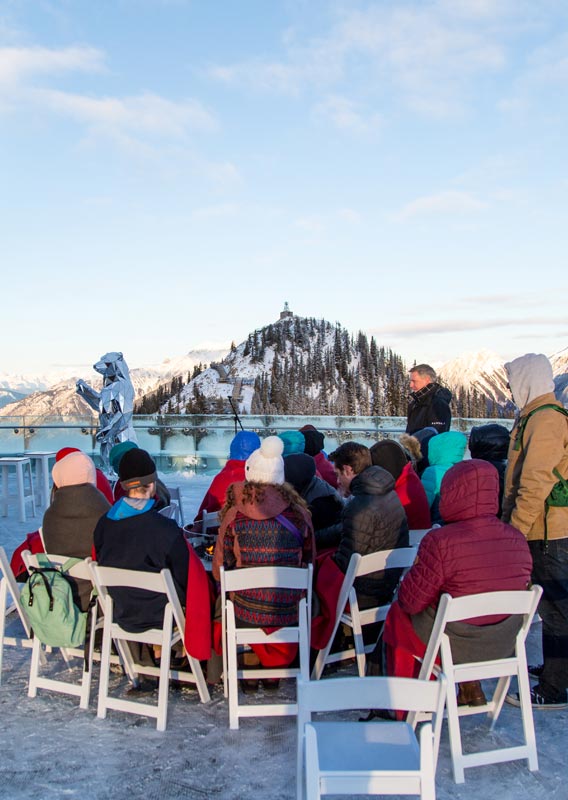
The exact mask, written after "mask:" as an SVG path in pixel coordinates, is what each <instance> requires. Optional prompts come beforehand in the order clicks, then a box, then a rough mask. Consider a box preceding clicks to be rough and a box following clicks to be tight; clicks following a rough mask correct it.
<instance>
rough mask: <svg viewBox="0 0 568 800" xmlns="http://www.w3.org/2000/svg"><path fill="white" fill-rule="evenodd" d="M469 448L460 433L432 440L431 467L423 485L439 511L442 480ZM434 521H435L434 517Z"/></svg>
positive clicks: (426, 470) (423, 480)
mask: <svg viewBox="0 0 568 800" xmlns="http://www.w3.org/2000/svg"><path fill="white" fill-rule="evenodd" d="M466 447H467V438H466V437H465V436H464V434H463V433H460V432H459V431H447V432H446V433H440V434H438V436H434V438H433V439H430V444H429V446H428V461H429V462H430V466H429V467H427V468H426V469H425V470H424V472H423V474H422V484H423V486H424V489H425V490H426V497H427V498H428V504H429V506H430V508H431V509H432V510H433V511H437V505H438V502H439V497H440V486H441V484H442V478H443V477H444V475H445V474H446V472H447V471H448V470H449V468H450V467H453V465H454V464H457V463H458V461H461V460H462V459H463V457H464V453H465V449H466ZM433 521H434V522H435V521H436V520H435V519H434V515H433Z"/></svg>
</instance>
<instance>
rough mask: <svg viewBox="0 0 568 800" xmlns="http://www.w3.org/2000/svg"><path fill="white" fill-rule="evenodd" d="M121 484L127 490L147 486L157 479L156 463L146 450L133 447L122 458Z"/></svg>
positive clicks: (119, 473) (119, 472) (119, 474)
mask: <svg viewBox="0 0 568 800" xmlns="http://www.w3.org/2000/svg"><path fill="white" fill-rule="evenodd" d="M118 477H119V479H120V485H121V486H122V488H123V489H124V491H125V492H127V491H128V490H129V489H136V488H137V487H139V486H147V485H148V484H149V483H153V482H154V481H155V480H156V464H155V463H154V459H153V458H152V457H151V456H150V454H149V453H147V452H146V450H140V449H138V448H133V449H132V450H128V452H126V453H125V454H124V455H123V456H122V458H121V459H120V464H119V466H118Z"/></svg>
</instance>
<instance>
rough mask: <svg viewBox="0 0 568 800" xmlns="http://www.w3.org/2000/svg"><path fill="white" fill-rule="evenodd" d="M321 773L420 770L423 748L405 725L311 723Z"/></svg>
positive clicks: (397, 723) (387, 723) (382, 722)
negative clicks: (315, 734)
mask: <svg viewBox="0 0 568 800" xmlns="http://www.w3.org/2000/svg"><path fill="white" fill-rule="evenodd" d="M311 726H312V727H313V728H314V729H315V731H316V733H317V738H318V757H319V765H320V771H321V772H322V773H323V772H327V773H333V772H337V773H340V772H344V771H348V772H349V773H353V772H358V771H361V772H365V773H369V772H373V771H380V772H384V771H385V770H397V771H400V770H408V771H414V770H419V769H420V747H419V745H418V741H417V739H416V734H415V733H414V731H413V730H412V728H411V727H410V725H408V724H407V723H406V722H394V721H393V722H388V721H386V720H385V721H381V722H376V723H373V724H371V725H367V724H361V723H360V722H312V723H311Z"/></svg>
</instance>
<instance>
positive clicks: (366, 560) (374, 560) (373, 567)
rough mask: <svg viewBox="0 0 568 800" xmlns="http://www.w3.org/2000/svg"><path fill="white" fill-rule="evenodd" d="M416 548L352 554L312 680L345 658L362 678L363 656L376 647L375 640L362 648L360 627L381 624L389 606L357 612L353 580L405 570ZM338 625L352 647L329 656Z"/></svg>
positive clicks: (363, 669)
mask: <svg viewBox="0 0 568 800" xmlns="http://www.w3.org/2000/svg"><path fill="white" fill-rule="evenodd" d="M416 550H417V548H416V547H399V548H397V549H395V550H381V551H380V552H378V553H370V554H369V555H366V556H360V555H359V554H358V553H353V555H352V556H351V558H350V560H349V564H348V567H347V571H346V573H345V578H344V579H343V583H342V586H341V589H340V591H339V595H338V598H337V607H336V614H335V623H334V627H333V631H332V633H331V636H330V637H329V640H328V643H327V645H326V646H325V647H324V648H323V650H320V651H319V653H318V655H317V658H316V662H315V664H314V668H313V670H312V679H313V680H319V678H321V675H322V672H323V670H324V667H325V666H326V665H327V664H334V663H336V662H337V661H343V660H345V659H347V658H353V657H355V658H356V659H357V669H358V672H359V675H360V677H363V676H364V675H365V670H366V657H365V656H366V654H367V653H371V652H372V651H373V650H374V648H375V646H376V639H375V640H374V641H372V642H371V643H369V644H368V645H365V643H364V641H363V627H364V626H365V625H371V624H373V623H377V622H384V620H385V619H386V617H387V614H388V610H389V608H390V603H387V604H385V605H382V606H375V607H373V608H365V609H360V608H359V604H358V602H357V592H356V590H355V586H354V583H355V581H356V579H357V578H360V577H362V576H364V575H369V574H371V573H373V572H382V571H383V570H385V569H397V568H398V569H402V570H403V571H404V570H408V569H409V568H410V567H411V566H412V564H413V563H414V560H415V558H416ZM340 624H344V625H346V626H347V627H349V628H351V630H352V631H353V641H354V646H353V647H350V648H348V649H347V650H342V651H341V652H338V653H331V652H330V650H331V646H332V644H333V640H334V638H335V634H336V633H337V629H338V628H339V625H340Z"/></svg>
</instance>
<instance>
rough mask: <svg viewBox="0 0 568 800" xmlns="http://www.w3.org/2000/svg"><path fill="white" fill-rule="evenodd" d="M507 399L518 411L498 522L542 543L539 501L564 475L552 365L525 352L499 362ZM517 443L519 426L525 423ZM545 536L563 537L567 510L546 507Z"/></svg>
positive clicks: (564, 431)
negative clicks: (508, 394) (510, 397)
mask: <svg viewBox="0 0 568 800" xmlns="http://www.w3.org/2000/svg"><path fill="white" fill-rule="evenodd" d="M505 372H506V373H507V377H508V379H509V386H510V387H511V393H512V395H513V401H514V402H515V405H516V406H517V407H518V408H519V414H518V418H517V421H516V423H515V426H514V427H513V430H512V431H511V437H510V440H509V454H508V462H507V471H506V473H505V492H504V497H503V515H502V516H503V520H505V521H507V522H510V523H511V525H514V526H515V528H518V530H520V531H521V533H523V534H524V535H525V536H526V537H527V539H529V540H536V539H544V532H545V501H546V498H547V497H548V495H549V494H550V491H551V489H552V487H553V486H554V484H555V483H557V481H558V478H557V477H556V476H555V475H554V473H553V470H554V469H555V468H556V469H557V470H558V472H559V473H560V474H561V475H562V477H563V478H566V477H568V418H566V417H565V416H564V415H563V414H562V413H560V412H558V411H555V410H554V408H543V409H541V410H540V411H536V413H534V414H532V416H530V417H529V414H531V412H533V411H535V410H536V409H539V408H541V406H544V405H551V406H556V407H559V408H562V406H561V404H560V403H559V402H558V401H557V400H556V397H555V395H554V380H553V376H552V367H551V365H550V362H549V360H548V359H547V358H546V356H544V355H542V354H535V353H528V354H527V355H525V356H521V357H520V358H516V359H515V360H514V361H511V362H509V363H507V364H505ZM527 418H528V420H527V422H526V425H525V427H524V431H523V435H522V441H521V438H520V436H519V431H520V425H521V424H522V422H523V421H524V420H525V419H527ZM517 440H518V441H517ZM546 528H547V537H548V538H549V539H565V538H568V507H557V508H550V509H549V511H548V514H547V515H546Z"/></svg>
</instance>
